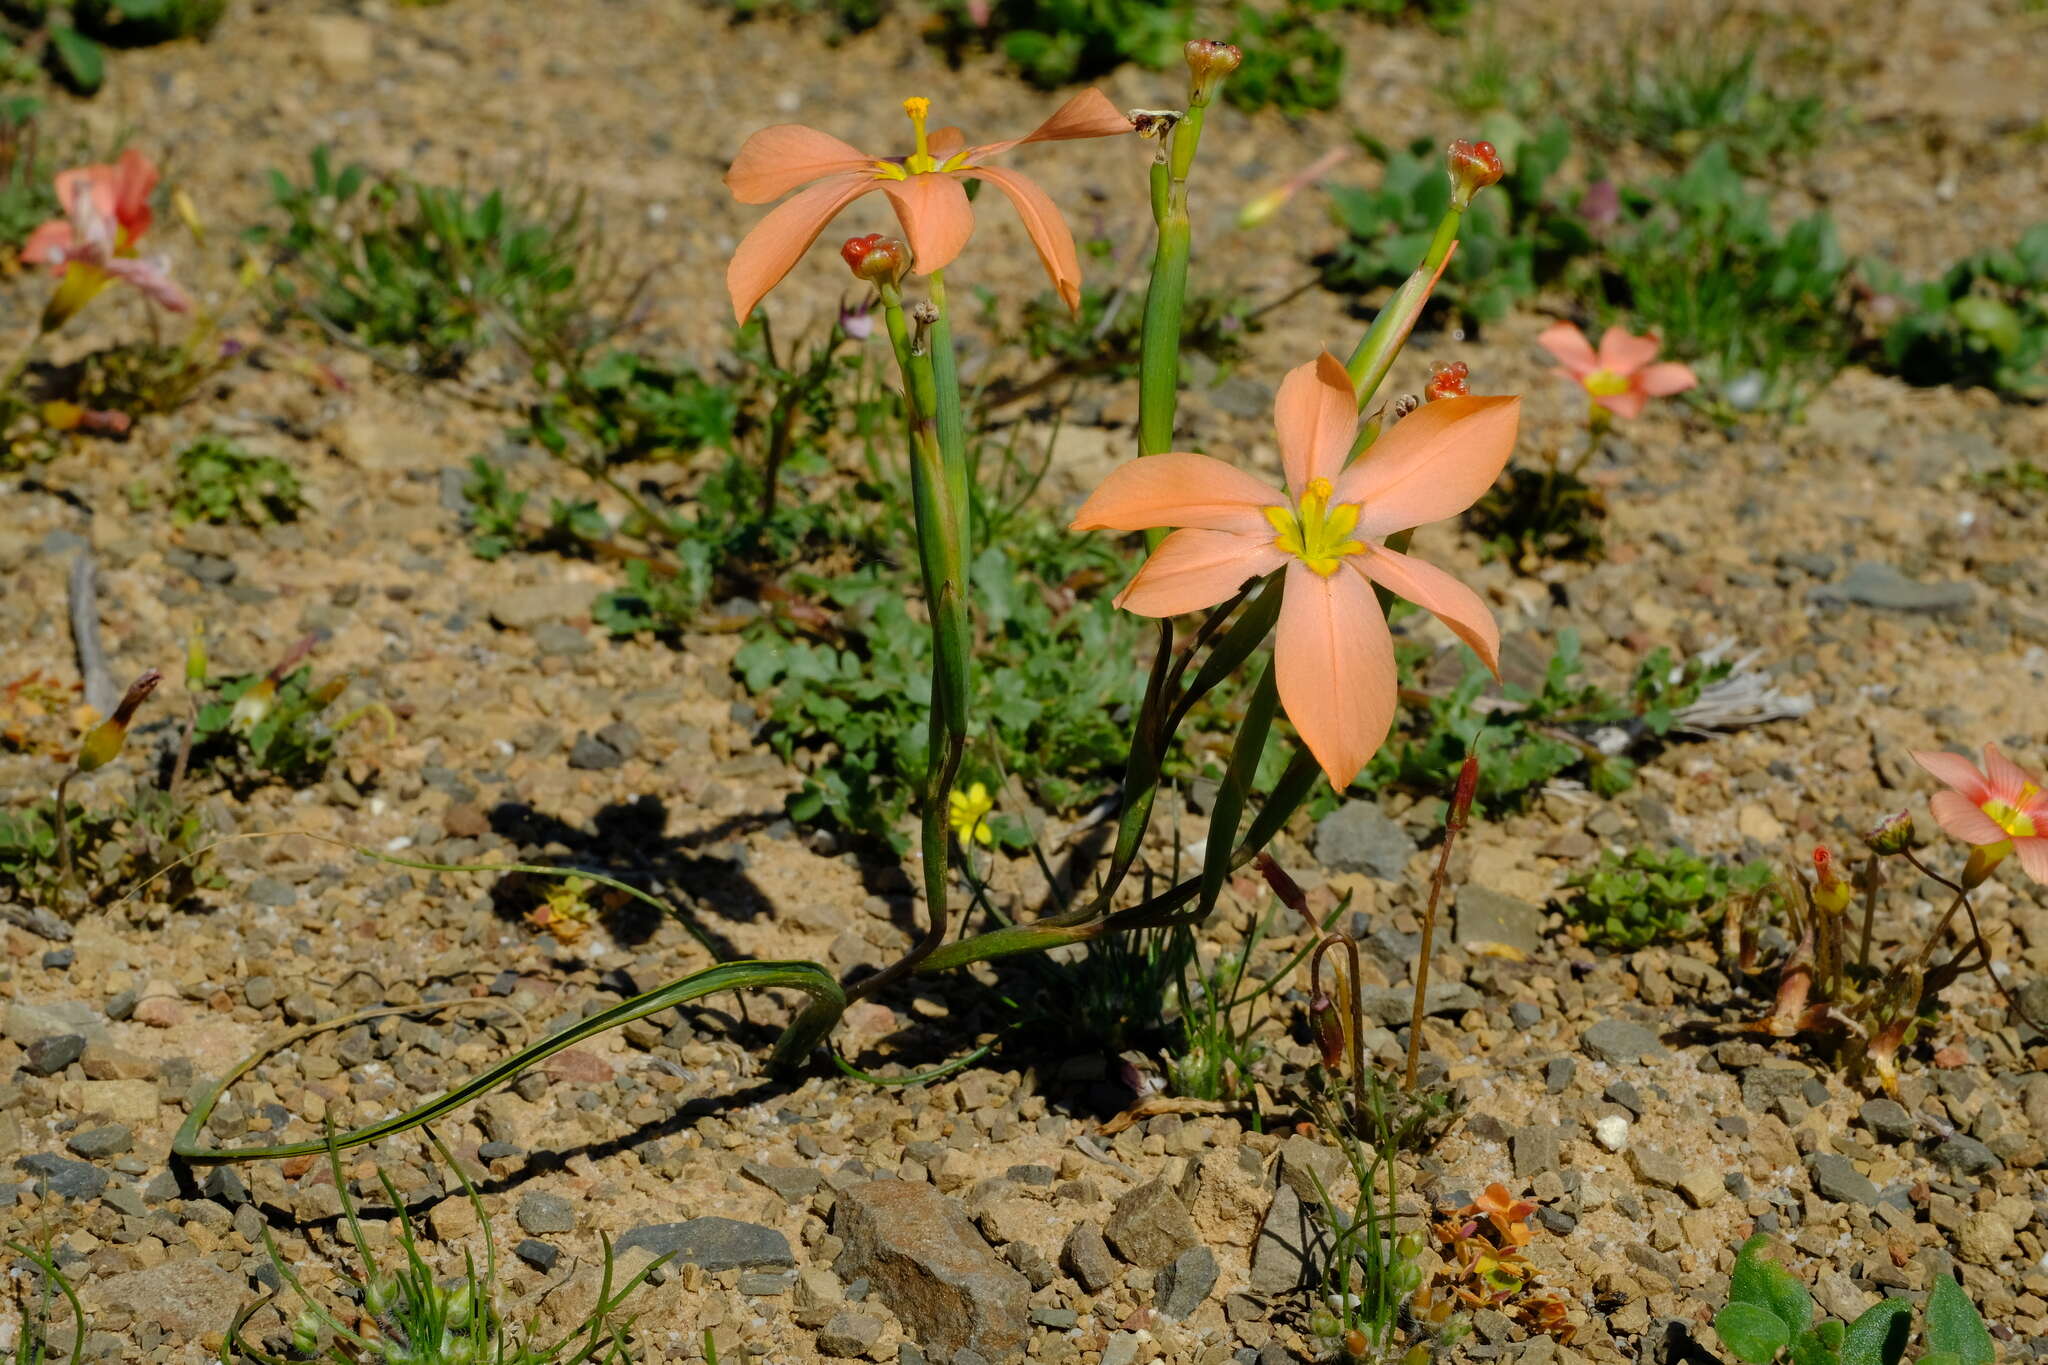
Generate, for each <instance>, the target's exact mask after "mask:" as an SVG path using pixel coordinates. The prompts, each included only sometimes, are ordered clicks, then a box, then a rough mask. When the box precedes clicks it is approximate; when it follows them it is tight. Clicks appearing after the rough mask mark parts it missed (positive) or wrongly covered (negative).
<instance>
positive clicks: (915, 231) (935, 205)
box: [877, 175, 974, 275]
mask: <svg viewBox="0 0 2048 1365" xmlns="http://www.w3.org/2000/svg"><path fill="white" fill-rule="evenodd" d="M877 183H878V184H880V186H881V188H882V192H883V193H884V194H886V195H888V196H889V202H890V203H891V204H894V205H895V206H896V219H897V221H898V222H900V223H902V224H903V235H904V236H905V237H906V238H908V239H909V241H910V254H911V256H912V257H913V258H914V264H915V268H916V270H917V273H918V274H920V275H929V274H931V273H932V272H933V271H934V270H944V269H945V268H946V267H947V266H949V265H951V264H952V263H953V261H954V259H955V258H956V257H958V256H959V254H960V250H961V248H962V247H964V246H966V245H967V239H968V238H969V237H970V236H972V235H973V234H974V209H973V207H972V206H970V205H969V204H968V202H967V191H966V190H965V189H964V188H962V187H961V184H960V182H959V181H958V180H955V179H954V178H953V177H952V176H950V175H913V176H910V177H909V178H908V179H904V180H883V181H879V182H877Z"/></svg>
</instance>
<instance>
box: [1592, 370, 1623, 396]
mask: <svg viewBox="0 0 2048 1365" xmlns="http://www.w3.org/2000/svg"><path fill="white" fill-rule="evenodd" d="M1586 392H1587V393H1590V394H1592V395H1593V396H1594V397H1595V398H1613V397H1616V396H1617V395H1620V394H1624V393H1627V392H1628V380H1627V379H1626V378H1624V377H1623V376H1621V375H1618V374H1616V373H1615V372H1614V371H1612V370H1595V371H1593V373H1591V374H1589V375H1587V376H1586Z"/></svg>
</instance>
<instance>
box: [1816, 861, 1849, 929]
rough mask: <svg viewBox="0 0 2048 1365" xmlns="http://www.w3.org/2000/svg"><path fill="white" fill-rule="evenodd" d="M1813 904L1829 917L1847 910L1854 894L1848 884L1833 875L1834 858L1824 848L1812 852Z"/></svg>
mask: <svg viewBox="0 0 2048 1365" xmlns="http://www.w3.org/2000/svg"><path fill="white" fill-rule="evenodd" d="M1813 881H1814V886H1813V903H1814V904H1815V905H1818V906H1819V907H1820V908H1821V909H1823V910H1825V911H1827V912H1828V913H1829V914H1831V915H1839V914H1841V913H1842V912H1843V911H1844V910H1846V909H1848V908H1849V900H1850V898H1851V897H1852V896H1853V895H1854V894H1855V893H1854V889H1853V888H1852V887H1851V886H1850V885H1849V883H1847V882H1845V881H1843V880H1842V879H1841V878H1840V877H1839V876H1837V875H1836V874H1835V856H1834V855H1833V854H1832V853H1829V852H1828V851H1827V849H1826V848H1825V847H1817V848H1815V849H1814V850H1813Z"/></svg>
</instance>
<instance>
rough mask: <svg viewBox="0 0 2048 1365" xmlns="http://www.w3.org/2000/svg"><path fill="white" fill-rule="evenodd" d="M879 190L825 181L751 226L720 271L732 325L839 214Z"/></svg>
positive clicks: (856, 177) (870, 184) (865, 181)
mask: <svg viewBox="0 0 2048 1365" xmlns="http://www.w3.org/2000/svg"><path fill="white" fill-rule="evenodd" d="M880 188H882V182H881V181H879V180H876V179H874V178H873V177H871V176H867V175H860V174H853V175H835V176H831V177H829V178H828V179H825V180H821V181H819V182H818V183H817V184H815V185H813V186H811V187H810V188H809V189H807V190H805V191H803V192H802V193H801V194H797V195H794V196H792V197H791V198H790V199H788V200H786V201H784V202H783V203H780V204H777V205H776V206H775V207H774V208H773V209H771V210H770V211H769V213H768V216H767V217H765V218H763V219H762V220H761V221H760V222H758V223H756V224H754V230H753V231H752V232H749V233H748V234H747V235H746V236H745V237H744V238H742V239H741V241H740V245H739V249H738V250H737V251H735V252H733V254H732V262H731V264H729V265H727V266H726V268H725V287H726V291H727V292H728V293H729V294H731V295H732V314H733V317H734V319H735V320H737V321H739V322H745V321H746V320H747V314H749V313H751V312H753V311H754V305H755V304H757V303H759V302H760V301H761V299H762V297H763V296H764V295H766V294H767V292H768V291H769V290H771V289H773V288H774V287H775V286H776V285H777V284H779V283H781V281H782V277H783V276H784V275H787V274H788V273H789V272H790V270H791V269H792V268H794V267H795V265H796V263H797V261H798V260H799V259H801V258H802V256H803V254H804V252H806V251H808V250H810V247H811V243H812V242H815V241H817V240H818V234H819V233H821V232H823V231H824V230H825V225H826V224H827V223H830V222H831V221H832V220H833V219H834V218H835V217H837V216H838V215H839V211H840V210H841V209H843V208H845V207H846V206H847V205H848V204H851V203H852V202H853V201H854V200H856V199H858V198H860V197H861V196H862V195H864V194H869V193H872V192H873V191H875V190H878V189H880Z"/></svg>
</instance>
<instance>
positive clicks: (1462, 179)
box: [1449, 138, 1503, 210]
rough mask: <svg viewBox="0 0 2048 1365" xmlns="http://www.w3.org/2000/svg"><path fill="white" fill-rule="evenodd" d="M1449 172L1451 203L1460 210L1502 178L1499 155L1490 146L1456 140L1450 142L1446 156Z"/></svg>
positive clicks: (1488, 144)
mask: <svg viewBox="0 0 2048 1365" xmlns="http://www.w3.org/2000/svg"><path fill="white" fill-rule="evenodd" d="M1449 159H1450V172H1451V203H1452V205H1453V206H1454V207H1456V208H1458V209H1460V210H1462V209H1464V208H1465V207H1466V206H1467V205H1468V204H1470V203H1471V202H1472V196H1473V195H1475V194H1477V193H1479V191H1481V190H1483V189H1485V188H1486V187H1487V186H1488V185H1491V184H1495V183H1496V182H1498V181H1499V180H1500V178H1501V175H1502V173H1503V172H1502V169H1501V164H1500V153H1499V152H1497V151H1495V150H1494V147H1493V144H1492V143H1491V142H1467V141H1466V140H1465V139H1464V138H1459V139H1458V140H1457V141H1456V142H1453V143H1452V144H1451V147H1450V152H1449Z"/></svg>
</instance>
